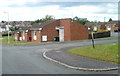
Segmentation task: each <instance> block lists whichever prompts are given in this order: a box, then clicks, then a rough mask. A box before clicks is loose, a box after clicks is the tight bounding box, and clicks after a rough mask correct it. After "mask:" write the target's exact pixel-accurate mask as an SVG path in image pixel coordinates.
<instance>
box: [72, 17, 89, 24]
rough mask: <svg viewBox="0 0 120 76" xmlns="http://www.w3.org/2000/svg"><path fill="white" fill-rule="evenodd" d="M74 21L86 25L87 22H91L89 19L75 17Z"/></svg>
mask: <svg viewBox="0 0 120 76" xmlns="http://www.w3.org/2000/svg"><path fill="white" fill-rule="evenodd" d="M73 20H76V21H77V22H78V23H80V24H83V25H85V23H86V22H89V21H88V20H87V18H79V17H77V16H76V17H74V18H73Z"/></svg>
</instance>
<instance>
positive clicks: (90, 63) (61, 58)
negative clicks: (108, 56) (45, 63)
mask: <svg viewBox="0 0 120 76" xmlns="http://www.w3.org/2000/svg"><path fill="white" fill-rule="evenodd" d="M71 48H73V47H71ZM71 48H69V47H68V48H62V49H58V50H52V51H48V52H44V53H43V57H44V58H46V59H48V60H51V61H53V62H56V63H59V64H61V65H64V66H66V67H69V68H72V69H77V70H83V71H109V70H118V64H116V63H110V62H105V61H100V60H95V59H91V58H86V57H81V56H76V55H72V54H69V53H67V50H68V49H71Z"/></svg>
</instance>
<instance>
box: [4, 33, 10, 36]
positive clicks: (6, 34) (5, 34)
mask: <svg viewBox="0 0 120 76" xmlns="http://www.w3.org/2000/svg"><path fill="white" fill-rule="evenodd" d="M11 35H12V34H11V33H10V34H9V36H11ZM2 36H8V33H4V34H2Z"/></svg>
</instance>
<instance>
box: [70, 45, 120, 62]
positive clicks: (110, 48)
mask: <svg viewBox="0 0 120 76" xmlns="http://www.w3.org/2000/svg"><path fill="white" fill-rule="evenodd" d="M68 52H69V53H71V54H74V55H78V56H83V57H89V58H93V59H97V60H102V61H108V62H114V63H119V64H120V62H119V61H118V59H119V56H118V43H111V44H102V45H95V48H93V47H92V46H86V47H79V48H73V49H70V50H68Z"/></svg>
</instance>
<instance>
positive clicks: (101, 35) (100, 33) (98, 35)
mask: <svg viewBox="0 0 120 76" xmlns="http://www.w3.org/2000/svg"><path fill="white" fill-rule="evenodd" d="M93 36H94V39H96V38H104V37H110V36H111V35H110V31H106V32H99V33H94V34H93ZM91 38H92V36H91V34H89V39H91Z"/></svg>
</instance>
